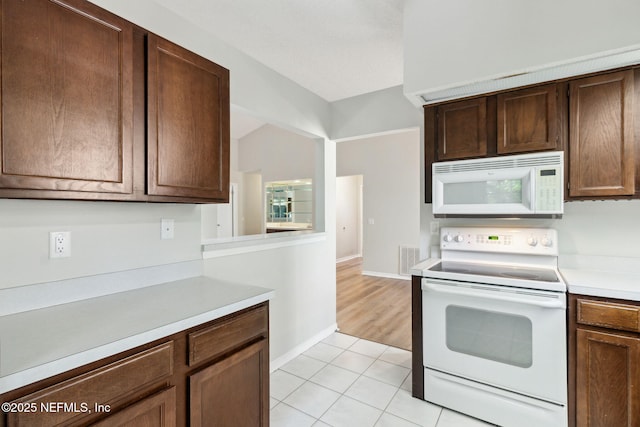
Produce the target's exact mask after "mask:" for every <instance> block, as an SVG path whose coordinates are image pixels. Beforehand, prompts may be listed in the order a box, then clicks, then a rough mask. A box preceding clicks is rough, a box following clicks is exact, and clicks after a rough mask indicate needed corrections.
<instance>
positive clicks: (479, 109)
mask: <svg viewBox="0 0 640 427" xmlns="http://www.w3.org/2000/svg"><path fill="white" fill-rule="evenodd" d="M437 121H438V128H437V129H438V130H437V131H438V152H437V158H438V160H450V159H463V158H467V157H483V156H485V155H486V154H487V101H486V98H476V99H470V100H466V101H460V102H452V103H450V104H444V105H441V106H439V107H438V109H437Z"/></svg>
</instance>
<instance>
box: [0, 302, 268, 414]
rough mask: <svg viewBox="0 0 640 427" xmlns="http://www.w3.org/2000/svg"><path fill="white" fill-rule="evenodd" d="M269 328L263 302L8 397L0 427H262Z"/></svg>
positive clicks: (2, 398)
mask: <svg viewBox="0 0 640 427" xmlns="http://www.w3.org/2000/svg"><path fill="white" fill-rule="evenodd" d="M268 331H269V305H268V302H264V303H261V304H258V305H255V306H253V307H250V308H247V309H245V310H241V311H239V312H236V313H233V314H230V315H228V316H225V317H222V318H220V319H217V320H214V321H211V322H207V323H205V324H202V325H199V326H196V327H194V328H190V329H188V330H185V331H182V332H179V333H177V334H174V335H171V336H169V337H165V338H163V339H161V340H157V341H154V342H151V343H148V344H145V345H142V346H140V347H136V348H134V349H131V350H128V351H126V352H123V353H120V354H117V355H115V356H111V357H108V358H106V359H103V360H100V361H97V362H94V363H91V364H89V365H85V366H82V367H79V368H76V369H74V370H72V371H68V372H64V373H62V374H59V375H56V376H55V377H51V378H47V379H45V380H42V381H39V382H37V383H34V384H30V385H27V386H25V387H22V388H20V389H17V390H13V391H10V392H7V393H5V394H2V395H0V402H2V403H4V402H9V403H10V404H11V405H13V407H15V410H13V411H12V410H9V411H5V408H4V406H3V409H2V412H0V427H22V426H26V427H33V426H40V427H53V426H88V425H91V426H100V427H107V426H108V427H114V426H115V427H125V426H126V427H175V426H193V427H196V426H229V427H242V426H248V427H249V426H251V427H255V426H265V427H268V426H269V337H268ZM18 408H22V409H20V410H18ZM25 408H27V409H28V410H25Z"/></svg>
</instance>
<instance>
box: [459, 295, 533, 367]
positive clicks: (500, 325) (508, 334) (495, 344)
mask: <svg viewBox="0 0 640 427" xmlns="http://www.w3.org/2000/svg"><path fill="white" fill-rule="evenodd" d="M446 322H447V324H446V334H447V347H448V348H449V350H451V351H455V352H458V353H464V354H468V355H471V356H476V357H481V358H483V359H488V360H493V361H495V362H500V363H506V364H508V365H513V366H518V367H521V368H529V367H530V366H531V364H532V362H533V355H532V335H531V321H530V320H529V319H528V318H526V317H524V316H520V315H515V314H507V313H500V312H496V311H488V310H478V309H475V308H469V307H461V306H456V305H450V306H448V307H447V308H446Z"/></svg>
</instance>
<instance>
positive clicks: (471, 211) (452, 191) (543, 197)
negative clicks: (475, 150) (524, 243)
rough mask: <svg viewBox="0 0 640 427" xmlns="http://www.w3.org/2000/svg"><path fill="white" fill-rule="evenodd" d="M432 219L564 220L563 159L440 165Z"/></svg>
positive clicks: (558, 155)
mask: <svg viewBox="0 0 640 427" xmlns="http://www.w3.org/2000/svg"><path fill="white" fill-rule="evenodd" d="M432 177H433V181H432V186H433V188H432V196H433V213H434V215H435V216H437V217H441V216H472V215H485V216H486V215H490V216H555V217H558V216H561V215H562V213H563V199H564V153H563V152H562V151H549V152H542V153H534V154H521V155H513V156H502V157H491V158H482V159H470V160H454V161H449V162H436V163H433V165H432Z"/></svg>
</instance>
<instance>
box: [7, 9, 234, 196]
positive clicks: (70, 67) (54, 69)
mask: <svg viewBox="0 0 640 427" xmlns="http://www.w3.org/2000/svg"><path fill="white" fill-rule="evenodd" d="M0 13H1V21H0V37H1V43H0V61H1V62H0V80H1V91H0V102H1V104H0V105H1V107H0V116H1V117H0V119H1V123H2V128H1V131H0V132H1V135H0V162H1V164H0V197H11V198H47V199H85V200H133V201H157V202H196V203H200V202H203V203H206V202H226V201H228V194H229V144H230V137H229V107H230V106H229V71H228V70H226V69H225V68H223V67H220V66H218V65H217V64H214V63H213V62H211V61H209V60H207V59H205V58H202V57H200V56H198V55H196V54H194V53H192V52H190V51H187V50H186V49H184V48H182V47H180V46H177V45H175V44H173V43H171V42H169V41H167V40H164V39H161V38H160V37H158V36H155V35H154V34H151V33H149V32H148V31H145V30H144V29H142V28H139V27H137V26H135V25H133V24H132V23H130V22H128V21H126V20H124V19H122V18H119V17H118V16H115V15H113V14H111V13H109V12H107V11H105V10H103V9H101V8H99V7H97V6H95V5H93V4H91V3H89V2H87V1H85V0H24V1H21V0H2V1H1V2H0Z"/></svg>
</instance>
